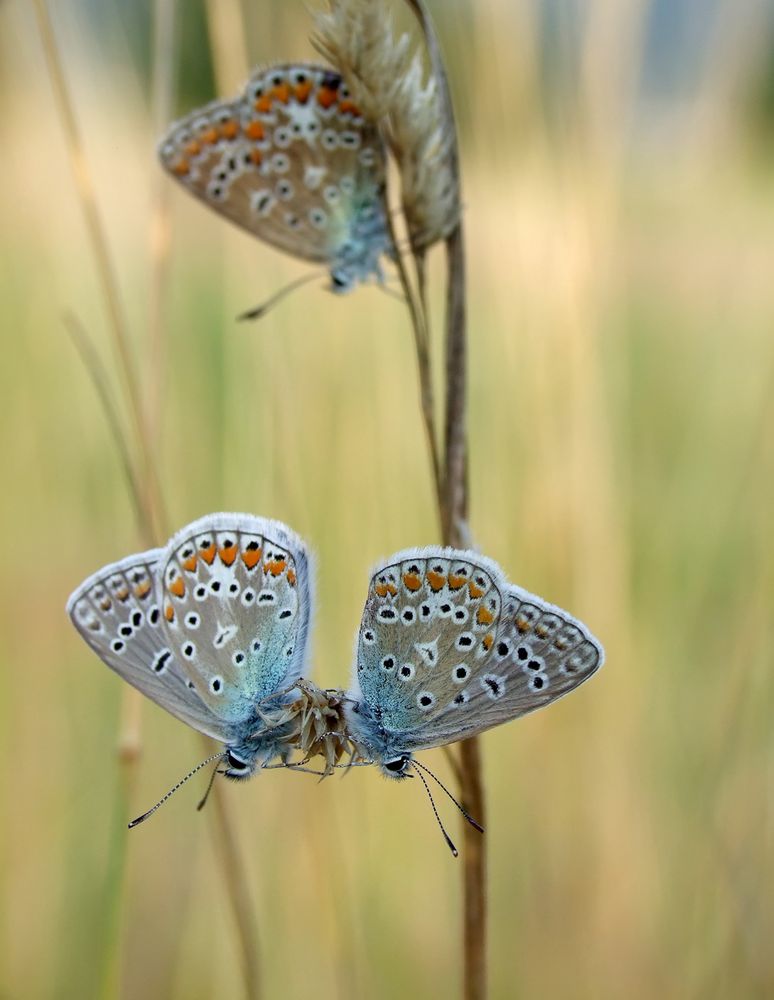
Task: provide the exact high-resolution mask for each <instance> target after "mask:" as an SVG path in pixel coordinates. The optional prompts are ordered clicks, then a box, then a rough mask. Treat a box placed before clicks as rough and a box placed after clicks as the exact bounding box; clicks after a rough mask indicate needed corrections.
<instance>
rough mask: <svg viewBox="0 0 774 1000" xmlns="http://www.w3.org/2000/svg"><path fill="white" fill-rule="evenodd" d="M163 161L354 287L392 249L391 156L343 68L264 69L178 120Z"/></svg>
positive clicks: (216, 202) (338, 282) (208, 196)
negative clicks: (225, 97) (231, 96)
mask: <svg viewBox="0 0 774 1000" xmlns="http://www.w3.org/2000/svg"><path fill="white" fill-rule="evenodd" d="M159 156H160V158H161V162H162V164H163V166H164V167H165V169H166V170H167V171H168V172H169V173H170V174H171V175H172V176H173V177H174V178H175V179H176V180H178V181H179V182H180V183H181V184H182V185H183V186H184V187H185V188H186V189H187V190H188V191H190V192H191V193H192V194H194V195H196V197H198V198H201V199H202V200H203V201H204V202H206V204H208V205H209V206H210V207H211V208H213V209H215V211H216V212H219V213H220V214H221V215H225V216H226V218H228V219H230V220H231V221H232V222H235V223H236V224H237V225H238V226H241V227H242V228H243V229H246V230H247V231H248V232H250V233H252V234H253V235H254V236H257V237H259V238H260V239H262V240H265V241H266V242H267V243H270V244H271V245H272V246H275V247H277V248H278V249H279V250H283V251H285V252H286V253H289V254H290V255H291V256H293V257H298V258H301V259H303V260H309V261H314V262H316V263H319V264H324V265H326V266H327V267H328V269H329V271H330V277H331V288H332V290H333V291H336V292H342V293H343V292H347V291H349V290H350V289H351V288H352V287H353V286H354V285H355V284H357V283H358V282H362V281H366V280H367V279H368V278H369V277H370V276H371V275H374V276H375V277H376V278H377V279H379V280H380V281H381V280H382V277H383V276H382V270H381V266H380V257H381V256H382V255H383V254H386V255H387V256H392V240H391V238H390V235H389V228H388V225H387V221H386V219H387V216H386V209H385V171H386V158H385V152H384V147H383V144H382V141H381V139H380V137H379V133H378V131H377V129H376V128H374V126H373V125H371V124H369V123H368V122H366V121H365V120H364V118H363V116H362V114H361V113H360V111H359V109H358V108H357V106H356V105H355V104H354V103H353V102H352V100H351V97H350V94H349V91H348V90H347V87H346V85H345V83H344V82H343V80H342V78H341V76H340V75H339V74H338V73H336V72H334V71H333V70H331V69H326V68H324V67H322V66H312V65H304V64H287V65H279V66H272V67H270V68H269V69H266V70H261V71H258V72H256V73H255V74H254V75H253V77H252V78H251V79H250V81H249V82H248V84H247V86H246V88H245V90H244V93H243V94H242V96H241V97H238V98H236V100H233V101H215V102H213V103H212V104H209V105H207V106H206V107H204V108H201V109H199V110H198V111H194V112H193V113H192V114H190V115H188V116H187V117H186V118H184V119H182V120H181V121H179V122H176V123H175V124H174V125H172V126H171V127H170V129H169V131H168V133H167V134H166V135H165V136H164V138H163V139H162V140H161V142H160V144H159Z"/></svg>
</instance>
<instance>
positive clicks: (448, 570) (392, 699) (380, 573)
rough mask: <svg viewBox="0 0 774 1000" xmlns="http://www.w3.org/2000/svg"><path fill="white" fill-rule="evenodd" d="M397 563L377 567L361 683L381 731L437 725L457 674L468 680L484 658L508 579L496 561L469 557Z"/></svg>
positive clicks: (432, 553)
mask: <svg viewBox="0 0 774 1000" xmlns="http://www.w3.org/2000/svg"><path fill="white" fill-rule="evenodd" d="M393 559H394V560H395V561H394V562H393V561H390V562H389V563H386V564H384V565H382V566H380V567H378V568H377V570H376V571H375V573H374V575H373V577H372V578H371V582H370V585H369V588H368V598H367V600H366V606H365V610H364V612H363V620H362V622H361V626H360V632H359V636H358V649H357V680H358V682H359V686H360V691H361V692H362V698H363V701H364V702H365V703H366V704H367V705H368V707H369V709H370V710H371V714H373V715H375V717H376V718H377V719H378V720H379V722H380V724H381V726H383V728H384V729H385V730H388V731H390V732H408V731H413V730H415V729H416V728H418V727H419V728H422V729H425V728H427V727H432V724H433V719H434V718H435V717H436V716H437V714H438V712H439V710H440V709H441V707H442V706H443V704H444V699H445V698H446V697H447V695H448V694H449V692H448V686H449V685H448V676H449V673H450V670H451V669H452V668H455V669H457V670H458V671H461V672H463V673H464V678H465V679H468V678H469V677H470V676H472V673H473V671H474V670H475V669H476V667H477V665H478V664H480V663H481V662H482V661H483V660H484V659H485V658H486V656H487V654H488V651H489V650H490V649H491V646H492V644H493V642H494V637H495V634H496V629H497V626H498V623H499V619H500V613H501V607H502V589H503V581H502V578H501V576H500V573H499V571H498V569H497V567H496V566H495V565H494V564H493V563H490V562H489V561H488V560H482V559H481V558H480V557H477V556H474V554H473V553H470V552H461V551H459V550H455V549H441V548H430V549H413V550H409V551H407V552H402V553H398V554H397V556H395V557H393ZM459 689H460V684H459V683H456V684H455V688H454V691H455V693H456V691H458V690H459Z"/></svg>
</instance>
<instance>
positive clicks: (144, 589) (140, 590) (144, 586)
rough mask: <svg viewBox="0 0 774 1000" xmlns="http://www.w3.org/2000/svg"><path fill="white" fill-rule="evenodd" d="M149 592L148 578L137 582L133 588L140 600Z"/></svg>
mask: <svg viewBox="0 0 774 1000" xmlns="http://www.w3.org/2000/svg"><path fill="white" fill-rule="evenodd" d="M150 592H151V584H150V580H144V581H143V582H142V583H140V584H138V585H137V586H136V587H135V588H134V594H135V597H139V598H140V600H142V599H143V597H147V596H148V594H149V593H150Z"/></svg>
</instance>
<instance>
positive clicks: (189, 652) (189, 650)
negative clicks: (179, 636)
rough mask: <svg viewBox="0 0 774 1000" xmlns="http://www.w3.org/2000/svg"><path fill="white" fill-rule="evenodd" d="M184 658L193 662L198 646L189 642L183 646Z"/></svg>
mask: <svg viewBox="0 0 774 1000" xmlns="http://www.w3.org/2000/svg"><path fill="white" fill-rule="evenodd" d="M183 656H184V657H185V658H186V660H192V659H193V658H194V656H196V646H194V644H193V643H192V642H187V643H186V644H185V646H183Z"/></svg>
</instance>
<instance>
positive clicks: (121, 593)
mask: <svg viewBox="0 0 774 1000" xmlns="http://www.w3.org/2000/svg"><path fill="white" fill-rule="evenodd" d="M116 597H117V598H118V600H119V601H121V603H122V604H123V602H124V601H126V600H127V599H128V597H129V588H128V587H122V588H121V589H120V590H117V591H116Z"/></svg>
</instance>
